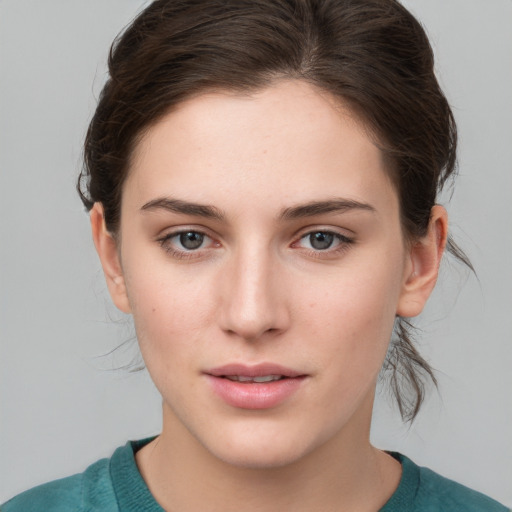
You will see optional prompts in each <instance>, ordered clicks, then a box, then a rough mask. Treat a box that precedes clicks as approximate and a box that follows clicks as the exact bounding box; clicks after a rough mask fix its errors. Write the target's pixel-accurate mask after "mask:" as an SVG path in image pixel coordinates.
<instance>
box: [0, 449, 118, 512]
mask: <svg viewBox="0 0 512 512" xmlns="http://www.w3.org/2000/svg"><path fill="white" fill-rule="evenodd" d="M100 509H101V510H104V511H106V512H107V511H117V505H116V500H115V495H114V491H113V488H112V484H111V480H110V476H109V460H108V459H102V460H99V461H98V462H96V463H94V464H92V465H91V466H89V467H88V468H87V469H86V470H85V471H84V472H83V473H80V474H77V475H73V476H69V477H67V478H62V479H60V480H54V481H52V482H48V483H46V484H43V485H39V486H37V487H34V488H32V489H29V490H28V491H25V492H23V493H21V494H19V495H18V496H15V497H14V498H12V499H11V500H9V501H7V502H6V503H4V504H3V505H2V506H1V507H0V511H1V512H41V511H42V510H48V511H50V510H51V511H52V512H82V511H83V512H85V511H90V510H100Z"/></svg>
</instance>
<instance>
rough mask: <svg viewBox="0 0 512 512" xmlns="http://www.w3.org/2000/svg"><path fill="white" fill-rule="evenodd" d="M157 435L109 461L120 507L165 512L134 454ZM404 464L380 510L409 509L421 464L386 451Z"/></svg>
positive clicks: (129, 510) (118, 452) (120, 450)
mask: <svg viewBox="0 0 512 512" xmlns="http://www.w3.org/2000/svg"><path fill="white" fill-rule="evenodd" d="M155 437H156V436H153V437H149V438H146V439H141V440H138V441H129V442H127V443H126V445H124V446H122V447H120V448H118V449H117V450H116V451H115V452H114V454H113V456H112V459H111V462H110V477H111V479H112V484H113V487H114V492H115V495H116V500H117V503H118V505H119V509H120V510H123V512H139V511H140V510H144V511H146V512H165V511H164V509H163V508H162V507H161V506H160V505H159V504H158V502H157V501H156V500H155V498H154V496H153V495H152V494H151V492H150V490H149V488H148V486H147V485H146V482H145V481H144V479H143V478H142V475H141V474H140V472H139V469H138V467H137V463H136V461H135V454H136V453H137V451H138V450H140V449H141V448H143V447H144V446H145V445H146V444H148V443H150V442H151V441H153V439H155ZM387 453H388V454H389V455H391V456H392V457H393V458H394V459H396V460H397V461H398V462H399V463H400V464H401V465H402V476H401V478H400V482H399V484H398V487H397V489H396V490H395V492H394V493H393V494H392V496H391V497H390V498H389V500H388V501H387V502H386V504H385V505H384V506H383V507H382V508H381V509H380V510H379V512H393V511H396V510H409V509H410V507H411V506H412V504H413V503H414V499H415V496H416V493H417V490H418V486H419V470H418V467H417V466H416V465H415V464H414V463H413V462H412V461H411V460H410V459H409V458H407V457H406V456H405V455H402V454H401V453H398V452H387Z"/></svg>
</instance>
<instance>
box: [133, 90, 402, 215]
mask: <svg viewBox="0 0 512 512" xmlns="http://www.w3.org/2000/svg"><path fill="white" fill-rule="evenodd" d="M390 187H391V183H390V180H389V178H388V174H387V172H386V170H385V165H384V160H383V156H382V154H381V151H380V150H379V149H378V148H377V147H376V145H375V144H374V143H373V142H372V139H371V137H370V136H369V135H368V132H367V130H366V129H365V126H364V125H363V123H362V122H361V121H360V120H359V119H358V118H357V116H356V115H355V114H354V113H353V112H352V111H351V110H350V109H349V108H348V107H347V106H346V105H343V104H342V103H341V102H339V101H338V100H335V99H334V98H333V97H332V96H331V95H330V94H328V93H326V92H324V91H321V90H319V89H317V88H315V87H314V86H312V85H310V84H307V83H305V82H302V81H283V82H278V83H277V84H275V85H273V86H272V87H268V88H266V89H263V90H260V91H257V92H255V93H253V94H250V95H249V94H246V95H242V94H235V93H233V92H227V91H224V92H208V93H205V94H202V95H200V96H197V97H194V98H191V99H189V100H186V101H184V102H182V103H180V104H179V105H178V106H177V107H176V108H174V109H173V111H172V112H170V113H168V114H167V115H166V116H164V117H163V118H162V119H161V120H160V121H159V122H158V123H157V124H155V125H154V126H153V127H152V128H150V129H149V130H148V131H147V133H146V134H145V136H144V137H143V138H142V139H141V141H140V142H139V143H138V145H137V147H136V148H135V151H134V155H133V159H132V165H131V169H130V173H129V176H128V179H127V181H126V183H125V190H124V194H123V195H127V196H129V197H130V200H131V199H133V200H135V201H137V202H138V203H140V204H144V203H145V202H147V201H149V200H151V199H154V198H155V197H158V196H162V195H166V194H169V195H172V196H178V197H180V198H182V199H186V200H193V201H200V202H208V203H212V202H213V203H215V201H216V200H218V201H223V200H226V198H228V199H229V200H230V201H231V202H233V201H234V198H239V199H240V200H241V201H242V204H245V206H247V205H248V204H250V203H252V202H261V201H263V202H266V201H267V202H268V203H269V207H270V205H272V206H275V207H276V208H278V207H279V208H283V207H287V206H288V204H287V203H289V202H301V201H308V200H311V199H312V196H323V197H324V198H325V197H326V196H328V195H333V194H335V195H338V196H339V195H343V196H344V197H347V198H350V199H355V200H365V201H367V200H368V197H366V196H368V195H370V196H372V200H373V201H374V202H375V201H377V200H378V196H382V199H383V200H389V197H385V196H386V195H389V194H391V195H394V190H393V189H392V187H391V188H390ZM244 201H245V203H244ZM123 202H124V197H123Z"/></svg>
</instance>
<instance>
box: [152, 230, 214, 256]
mask: <svg viewBox="0 0 512 512" xmlns="http://www.w3.org/2000/svg"><path fill="white" fill-rule="evenodd" d="M189 233H193V234H194V235H200V236H202V237H204V238H203V241H202V242H203V243H204V241H205V239H210V240H211V241H213V239H212V238H211V237H210V236H208V235H207V234H206V233H204V232H203V231H199V230H197V229H181V230H179V231H173V232H172V233H168V234H167V235H165V236H163V237H162V238H159V239H158V240H157V241H158V242H159V243H160V246H161V247H162V248H163V249H164V250H165V251H166V252H167V253H168V254H170V255H171V256H172V257H173V258H176V259H179V260H186V259H192V258H198V257H200V256H201V252H200V250H201V247H199V248H198V249H188V250H187V249H174V248H173V247H172V244H171V240H172V239H173V238H176V237H180V236H181V235H186V234H189ZM217 244H218V243H217ZM201 245H202V244H201ZM218 245H220V244H218Z"/></svg>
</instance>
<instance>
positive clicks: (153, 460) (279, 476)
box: [136, 404, 401, 512]
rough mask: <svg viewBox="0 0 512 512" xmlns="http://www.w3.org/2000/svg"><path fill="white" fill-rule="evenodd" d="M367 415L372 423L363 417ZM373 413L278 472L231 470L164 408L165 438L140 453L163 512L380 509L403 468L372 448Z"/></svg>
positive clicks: (146, 477)
mask: <svg viewBox="0 0 512 512" xmlns="http://www.w3.org/2000/svg"><path fill="white" fill-rule="evenodd" d="M366 416H367V417H366ZM370 418H371V404H370V409H369V413H368V414H367V415H366V414H365V415H362V417H361V418H353V420H354V421H352V422H351V423H350V425H347V427H346V429H344V431H343V432H340V433H338V434H337V435H336V436H334V437H333V438H331V439H329V440H328V441H327V442H325V443H324V444H322V445H321V446H319V447H317V448H315V450H313V451H312V452H310V453H308V454H306V455H304V456H303V457H302V458H301V459H300V460H297V461H294V462H292V463H290V464H286V465H283V466H279V467H266V468H249V467H240V466H234V465H232V464H228V463H226V462H224V461H222V460H220V459H218V458H217V457H215V456H214V455H212V454H211V453H210V452H209V451H208V450H206V449H205V447H204V446H203V445H201V444H200V443H199V442H198V440H197V439H196V438H195V437H193V436H192V435H191V434H190V432H189V431H188V430H186V429H185V428H184V427H183V425H182V424H181V423H180V422H179V421H177V420H176V418H175V417H174V415H173V414H172V412H171V411H170V410H168V409H167V408H166V407H165V405H164V428H163V431H162V435H161V436H159V437H158V438H156V439H155V440H154V441H152V442H151V443H150V444H148V445H146V446H145V447H144V448H143V449H142V450H140V451H139V452H138V453H137V454H136V460H137V464H138V466H139V469H140V472H141V474H142V477H143V478H144V480H145V481H146V483H147V485H148V487H149V489H150V491H151V493H152V494H153V496H154V497H155V499H156V500H157V501H158V502H159V503H160V505H161V506H162V507H163V508H164V509H166V510H183V511H187V512H189V511H190V512H195V511H203V510H210V511H219V512H220V511H222V512H230V511H233V512H234V511H236V512H238V511H239V510H244V512H252V511H259V512H261V511H274V510H294V512H303V511H304V512H306V511H311V510H315V511H330V510H336V511H339V512H342V511H344V510H347V511H348V510H350V511H354V512H356V511H357V512H359V511H361V512H363V511H376V510H378V509H380V508H381V507H382V506H383V505H384V504H385V502H386V501H387V500H388V499H389V497H390V496H391V494H392V493H393V492H394V490H395V489H396V487H397V486H398V483H399V480H400V474H401V468H400V464H399V463H398V462H397V461H395V460H394V459H393V458H391V457H390V456H389V455H387V454H385V453H384V452H381V451H380V450H377V449H375V448H374V447H373V446H371V444H370V442H369V428H370Z"/></svg>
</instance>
